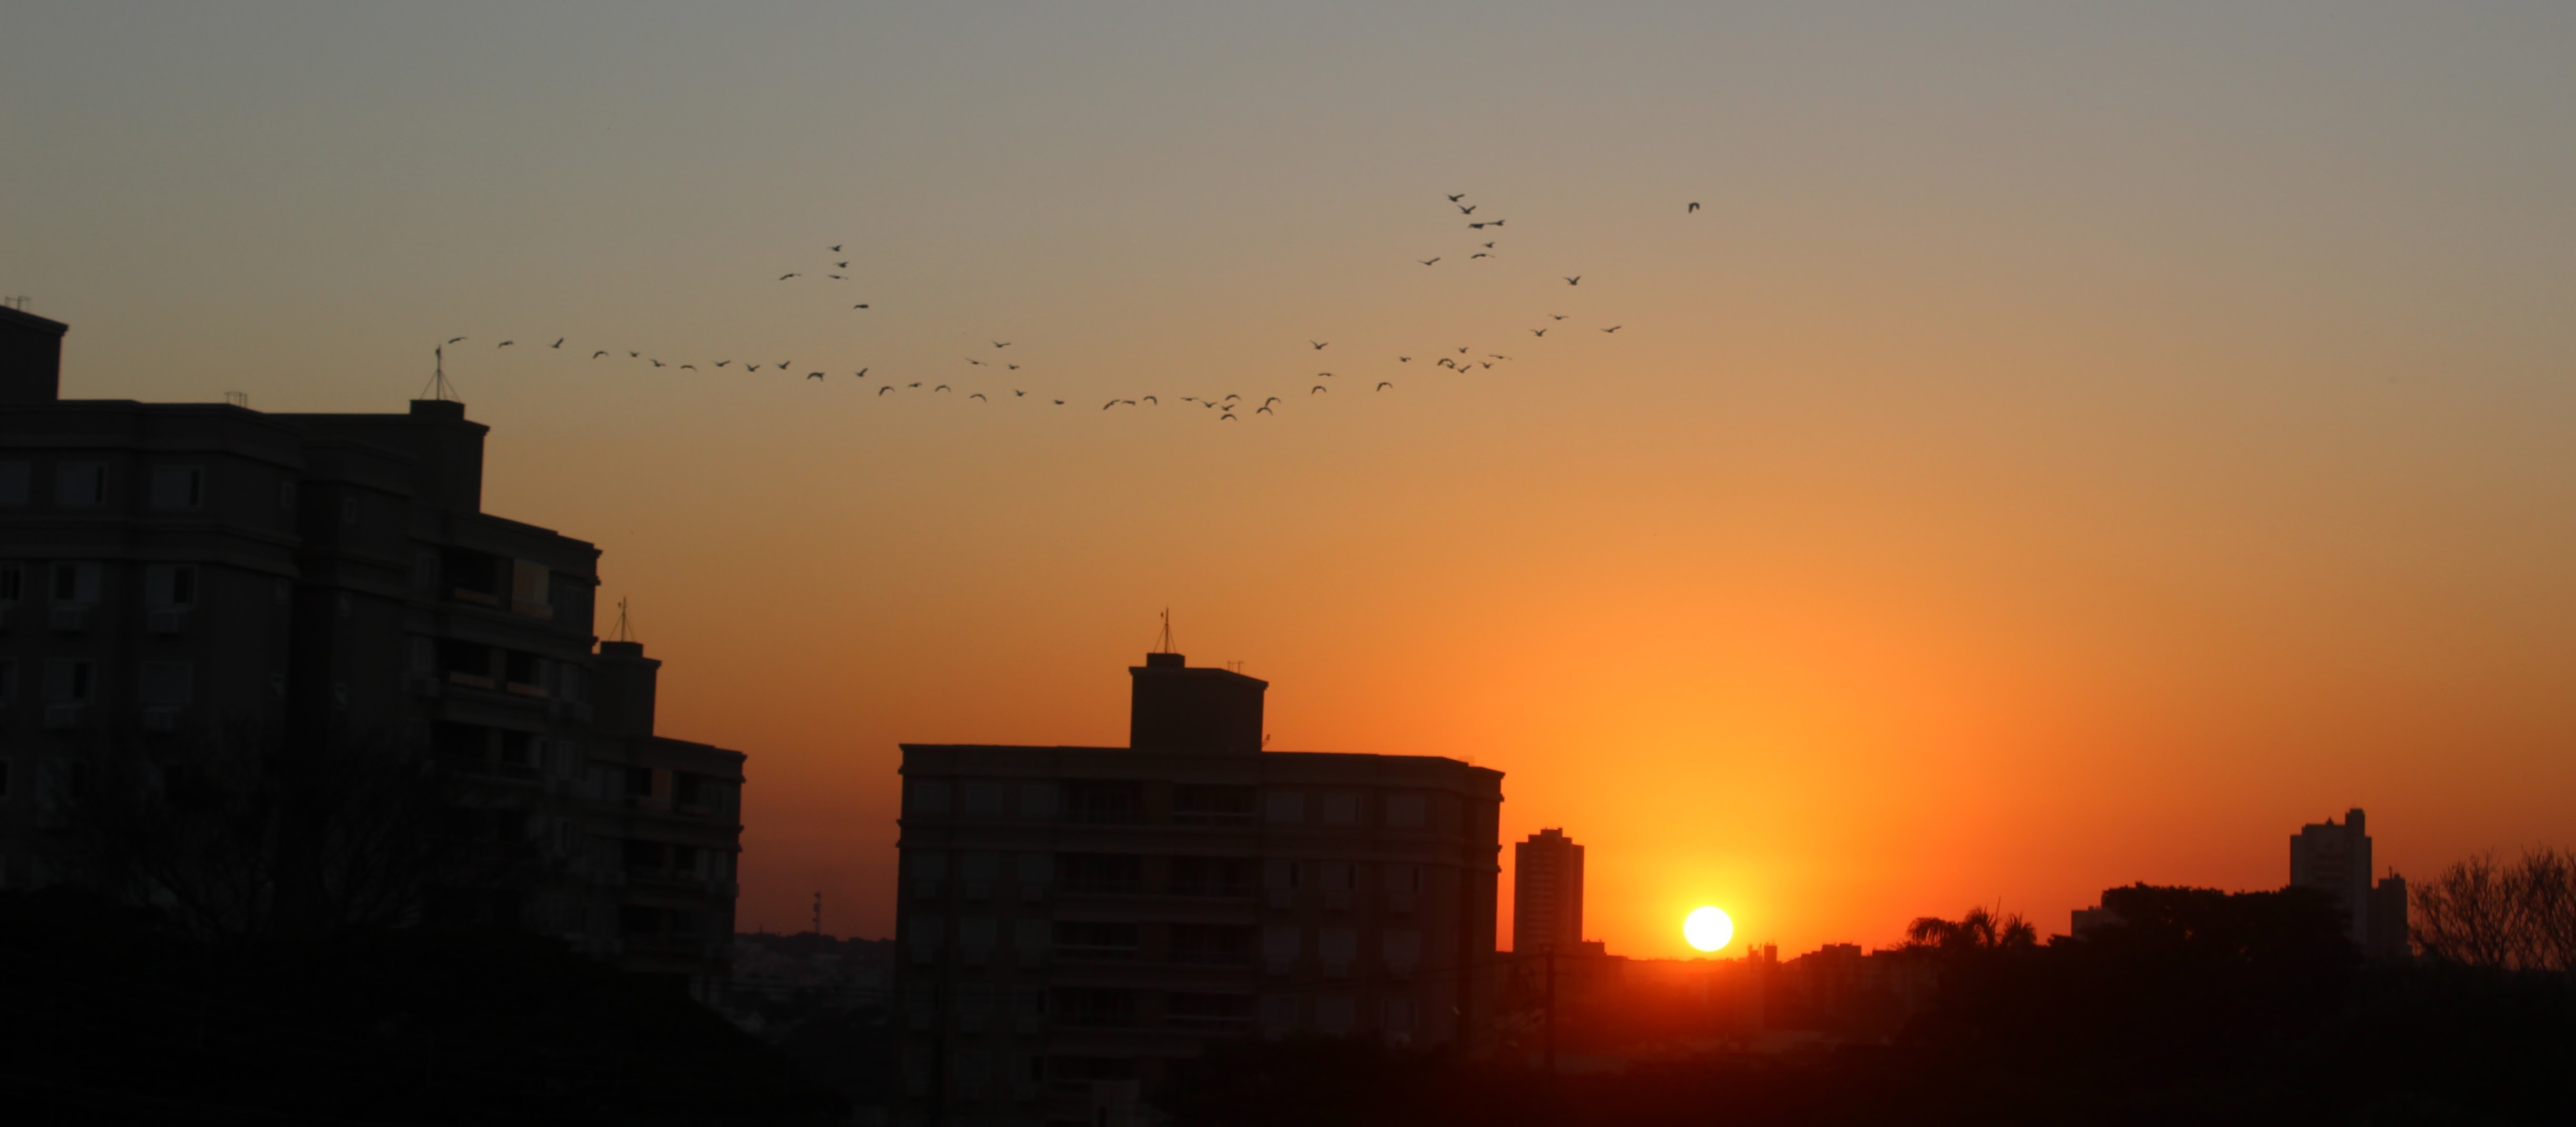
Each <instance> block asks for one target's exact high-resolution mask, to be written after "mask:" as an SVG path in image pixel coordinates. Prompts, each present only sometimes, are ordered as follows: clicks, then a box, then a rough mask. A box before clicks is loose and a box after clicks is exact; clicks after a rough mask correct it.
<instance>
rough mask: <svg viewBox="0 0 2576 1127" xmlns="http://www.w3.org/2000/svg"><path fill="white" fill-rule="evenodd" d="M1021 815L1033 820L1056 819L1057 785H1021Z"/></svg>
mask: <svg viewBox="0 0 2576 1127" xmlns="http://www.w3.org/2000/svg"><path fill="white" fill-rule="evenodd" d="M1020 813H1021V814H1022V815H1025V816H1027V817H1031V818H1052V817H1055V784H1054V783H1021V784H1020Z"/></svg>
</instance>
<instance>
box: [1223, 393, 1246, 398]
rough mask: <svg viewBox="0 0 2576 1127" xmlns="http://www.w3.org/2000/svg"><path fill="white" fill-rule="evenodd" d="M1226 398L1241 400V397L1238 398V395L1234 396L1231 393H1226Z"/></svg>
mask: <svg viewBox="0 0 2576 1127" xmlns="http://www.w3.org/2000/svg"><path fill="white" fill-rule="evenodd" d="M1226 398H1228V399H1241V398H1243V397H1242V396H1240V395H1235V394H1232V393H1228V394H1227V395H1226Z"/></svg>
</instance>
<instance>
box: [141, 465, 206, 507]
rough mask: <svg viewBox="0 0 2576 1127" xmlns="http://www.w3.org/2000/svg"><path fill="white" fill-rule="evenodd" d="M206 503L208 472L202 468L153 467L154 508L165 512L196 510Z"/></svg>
mask: <svg viewBox="0 0 2576 1127" xmlns="http://www.w3.org/2000/svg"><path fill="white" fill-rule="evenodd" d="M205 503H206V471H205V468H204V467H202V466H154V467H152V507H153V508H156V509H164V510H178V509H194V508H199V507H201V506H203V505H204V504H205Z"/></svg>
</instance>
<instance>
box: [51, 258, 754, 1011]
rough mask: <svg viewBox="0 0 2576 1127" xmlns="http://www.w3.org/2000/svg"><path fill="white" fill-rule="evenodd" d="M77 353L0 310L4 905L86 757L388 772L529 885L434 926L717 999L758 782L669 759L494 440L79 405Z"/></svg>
mask: <svg viewBox="0 0 2576 1127" xmlns="http://www.w3.org/2000/svg"><path fill="white" fill-rule="evenodd" d="M64 331H65V329H64V326H62V325H60V324H58V323H55V322H52V321H47V320H45V319H43V318H39V317H33V316H30V315H27V314H25V313H22V312H19V311H16V310H8V309H0V886H24V885H30V884H41V883H48V882H49V881H51V880H53V879H57V878H58V877H59V876H60V875H61V874H60V872H59V871H58V869H57V867H55V866H54V865H53V864H52V863H51V861H50V860H49V858H50V857H51V856H52V855H53V850H52V849H51V848H49V841H52V840H56V839H58V837H59V833H60V831H63V830H65V829H66V828H67V827H66V826H64V825H63V820H64V819H65V818H66V817H68V814H67V812H66V810H65V801H64V800H65V796H66V794H67V793H68V788H69V783H70V774H71V772H73V771H75V770H78V769H79V766H80V763H81V762H82V759H83V757H84V755H85V754H88V753H89V752H91V751H92V750H93V749H96V748H101V747H114V746H117V745H120V744H126V745H131V744H132V743H134V742H136V741H143V742H147V743H148V742H151V741H161V742H163V743H165V744H173V745H175V744H176V743H177V742H178V741H188V740H213V739H218V738H223V739H249V740H258V739H269V740H278V741H305V743H306V744H307V745H309V746H317V747H319V746H330V747H337V748H348V749H354V748H357V747H360V746H372V747H382V748H388V749H396V750H399V751H401V752H403V753H406V754H418V755H421V756H425V757H429V758H430V759H432V760H433V761H434V762H435V764H436V767H437V771H438V774H439V776H440V777H441V778H442V779H443V780H446V781H448V782H450V783H452V784H454V788H453V793H454V794H455V795H456V796H458V797H457V802H458V809H457V810H456V811H455V813H456V814H457V815H458V816H457V817H455V818H453V819H451V820H450V823H449V824H450V826H451V830H452V832H453V833H454V834H455V835H456V837H457V838H458V840H457V841H455V842H454V843H452V844H454V845H455V847H456V848H458V849H461V850H489V851H492V852H494V853H496V854H500V853H506V854H507V855H509V856H511V857H514V858H519V859H521V860H523V861H524V862H525V863H522V864H514V865H512V866H510V867H508V868H507V869H506V871H504V870H501V869H495V870H492V875H491V876H490V877H489V878H488V879H477V880H473V881H465V882H458V883H452V884H448V885H444V886H440V887H436V888H433V889H431V890H430V893H429V895H428V896H427V897H426V898H425V900H424V902H423V903H421V904H420V905H419V906H418V907H419V911H420V913H421V915H422V918H424V919H425V920H426V921H427V922H430V923H433V924H446V925H456V926H478V925H499V926H511V927H520V928H526V929H529V930H534V931H539V932H544V933H548V934H555V935H560V936H563V937H565V938H567V939H569V940H571V941H573V942H574V943H576V944H577V945H578V946H580V947H582V948H584V949H586V950H590V951H593V952H596V953H599V954H601V955H603V956H606V957H611V958H616V959H620V960H622V961H625V962H627V963H628V964H630V965H632V966H634V967H635V969H638V970H641V971H644V972H647V973H657V974H668V975H673V976H675V977H684V978H686V979H688V980H689V981H690V982H691V983H692V987H693V989H696V990H698V991H700V992H701V993H702V994H704V993H706V992H708V991H711V990H712V989H714V988H715V984H718V983H721V982H722V981H723V980H724V977H725V976H724V971H723V965H722V963H723V951H724V943H725V941H726V939H727V938H729V937H730V935H731V932H732V921H731V916H732V899H733V895H732V884H731V882H732V879H733V872H734V866H733V860H734V854H735V853H736V852H737V851H738V848H739V847H738V841H739V816H738V810H739V806H738V802H737V794H738V789H739V787H740V785H741V783H742V758H743V757H742V755H741V754H740V753H738V752H729V751H722V750H720V749H715V748H707V747H704V746H703V745H696V744H683V743H681V742H679V741H672V740H665V739H661V738H659V737H656V736H654V735H653V734H652V692H651V685H652V670H651V667H652V666H654V665H658V663H652V662H649V661H647V660H646V659H643V658H642V654H641V651H640V649H637V650H635V651H634V652H632V653H631V654H625V653H621V652H619V651H617V650H615V648H614V645H613V644H612V647H611V649H610V652H607V653H603V654H594V653H593V652H592V642H593V638H592V618H593V605H592V604H593V600H594V593H595V591H596V589H597V587H598V583H599V580H598V561H599V554H600V553H599V550H598V549H597V548H596V547H594V546H592V545H591V544H589V543H587V542H584V541H581V540H577V539H573V538H571V537H568V536H563V535H560V534H558V533H556V532H553V531H551V530H549V529H544V528H539V527H536V526H534V525H529V524H524V523H521V522H518V521H513V520H508V519H505V518H502V517H499V516H494V515H492V514H489V513H485V512H483V511H482V485H483V442H484V437H485V435H486V433H487V431H488V428H486V427H485V426H483V425H482V424H480V423H476V422H472V421H469V420H467V419H466V417H465V409H464V405H463V404H461V403H454V402H448V401H441V400H422V401H415V402H413V403H412V404H411V406H410V410H409V411H407V412H405V413H402V414H385V415H366V414H267V413H261V412H256V411H252V410H249V409H247V408H246V407H240V406H234V405H229V404H191V403H139V402H133V401H128V400H66V399H63V398H61V397H60V394H59V391H60V368H59V358H60V345H61V340H62V337H63V334H64ZM639 676H640V678H641V683H642V688H641V691H640V693H641V695H640V701H641V704H640V708H639V707H638V706H637V705H636V704H635V703H634V702H635V701H636V700H637V699H639V698H638V695H637V690H636V689H635V688H634V685H635V683H636V681H637V680H638V678H639ZM603 689H604V690H607V692H608V694H609V695H608V697H607V700H606V701H605V702H603V703H604V704H605V705H606V706H607V707H609V708H610V712H611V715H610V716H609V717H608V718H607V719H606V720H605V721H603V720H601V719H600V717H599V716H598V715H597V712H596V710H595V705H594V700H595V695H596V694H598V693H599V692H600V691H601V690H603ZM638 843H643V844H642V846H641V847H639V845H638ZM656 844H659V845H662V846H686V847H687V848H688V849H689V850H692V852H674V851H672V850H671V849H668V848H666V849H664V850H663V851H661V852H659V853H656V852H655V851H654V849H653V848H652V846H654V845H656ZM646 855H651V856H657V857H659V858H661V859H662V860H663V862H664V863H662V864H659V865H655V866H639V865H638V864H637V861H638V859H639V858H641V857H644V856H646ZM674 859H680V860H685V861H686V864H685V865H680V866H677V867H675V864H674ZM683 873H685V874H686V875H687V877H688V880H686V881H684V882H681V883H683V884H685V885H686V889H685V891H683V890H676V889H674V888H672V887H670V885H671V883H672V880H675V879H677V878H678V877H679V876H680V875H681V874H683ZM639 908H654V909H660V910H662V911H663V912H664V913H665V914H663V915H654V914H653V913H651V912H639V911H638V910H637V909H639ZM669 913H677V914H669ZM674 920H678V921H683V922H686V923H687V924H688V925H689V930H688V931H687V933H686V936H687V938H686V940H685V941H682V940H680V939H678V938H675V937H674V934H673V932H672V931H671V930H670V927H669V925H670V924H671V923H672V921H674ZM645 922H652V923H654V924H655V925H656V926H655V927H654V928H653V929H652V930H650V931H639V930H637V929H636V926H635V925H640V924H642V923H645Z"/></svg>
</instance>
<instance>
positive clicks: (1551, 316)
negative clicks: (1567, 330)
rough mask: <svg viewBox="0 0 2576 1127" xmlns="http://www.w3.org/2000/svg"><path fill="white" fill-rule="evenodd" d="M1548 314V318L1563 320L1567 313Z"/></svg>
mask: <svg viewBox="0 0 2576 1127" xmlns="http://www.w3.org/2000/svg"><path fill="white" fill-rule="evenodd" d="M1547 316H1548V319H1549V320H1552V321H1562V320H1565V314H1562V313H1550V314H1548V315H1547Z"/></svg>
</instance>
